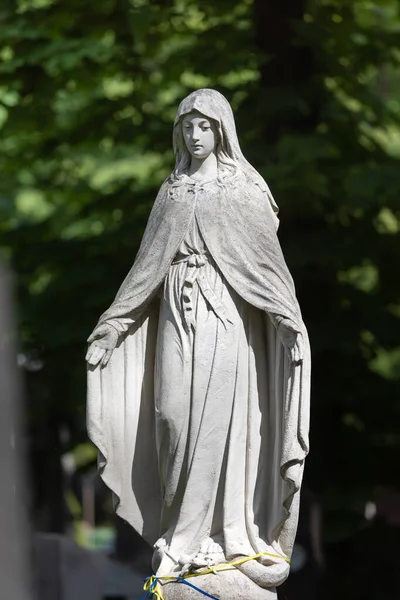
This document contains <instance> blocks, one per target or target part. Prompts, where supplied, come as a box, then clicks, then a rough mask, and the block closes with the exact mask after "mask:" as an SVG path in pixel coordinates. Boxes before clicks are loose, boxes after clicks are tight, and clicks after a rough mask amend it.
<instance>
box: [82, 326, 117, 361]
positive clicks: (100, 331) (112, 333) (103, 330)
mask: <svg viewBox="0 0 400 600" xmlns="http://www.w3.org/2000/svg"><path fill="white" fill-rule="evenodd" d="M87 341H88V342H89V344H90V345H89V348H88V351H87V353H86V360H87V362H88V363H89V365H93V366H96V365H98V364H99V363H100V365H101V366H102V367H105V366H106V364H107V363H108V361H109V360H110V357H111V354H112V353H113V350H114V348H115V346H116V345H117V343H118V332H117V330H116V329H114V327H113V326H112V325H107V323H104V324H103V325H100V327H97V328H96V329H95V330H94V331H93V333H92V334H91V335H90V336H89V337H88V340H87Z"/></svg>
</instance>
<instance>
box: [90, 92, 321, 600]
mask: <svg viewBox="0 0 400 600" xmlns="http://www.w3.org/2000/svg"><path fill="white" fill-rule="evenodd" d="M173 140H174V150H175V155H176V164H175V169H174V170H173V172H172V173H171V175H170V177H169V178H167V179H166V180H165V181H164V183H163V184H162V186H161V188H160V191H159V193H158V195H157V198H156V201H155V204H154V207H153V210H152V212H151V215H150V218H149V222H148V224H147V227H146V231H145V234H144V236H143V240H142V243H141V246H140V251H139V253H138V255H137V257H136V260H135V263H134V265H133V267H132V269H131V270H130V272H129V273H128V275H127V277H126V278H125V280H124V282H123V284H122V286H121V288H120V290H119V292H118V293H117V296H116V298H115V301H114V302H113V303H112V305H111V306H110V308H109V309H108V310H107V311H106V312H105V313H103V315H102V316H101V317H100V319H99V322H98V324H97V326H96V328H95V330H94V332H93V333H92V335H91V336H90V337H89V342H90V346H89V348H88V353H87V361H88V364H89V368H88V413H87V414H88V431H89V436H90V438H91V439H92V441H93V442H94V443H95V444H96V446H97V447H98V449H99V451H100V461H99V466H100V469H101V474H102V477H103V480H104V481H105V483H106V484H107V485H108V486H109V487H110V488H111V490H112V491H113V492H114V494H115V495H116V496H117V497H118V502H117V507H118V514H119V515H120V516H121V517H122V518H124V519H125V520H126V521H128V522H129V523H130V524H131V525H132V526H133V527H134V529H135V530H136V531H138V532H139V533H140V535H142V536H143V538H144V539H145V540H146V541H147V542H148V543H149V544H150V545H151V546H154V547H155V552H154V555H153V569H154V571H155V572H156V574H157V576H170V575H173V576H178V575H180V574H181V573H185V572H187V569H190V568H193V569H199V568H203V567H204V566H207V567H210V566H216V565H221V564H225V563H226V562H227V560H229V557H238V556H241V557H247V558H249V559H250V561H248V564H247V563H246V564H243V565H240V566H237V570H235V571H234V573H233V574H223V575H218V576H215V577H206V578H205V579H204V582H203V583H204V586H205V591H206V592H208V593H210V586H217V589H216V590H215V595H216V597H217V594H220V595H219V596H218V597H220V598H226V599H227V600H228V599H229V600H232V598H236V597H237V598H241V599H242V600H244V599H245V598H249V599H250V598H251V599H254V598H260V599H262V598H271V594H275V592H274V591H266V590H269V589H274V588H275V587H276V586H279V585H280V584H281V583H282V582H283V581H285V579H286V577H287V575H288V571H289V565H288V564H287V562H286V560H285V559H288V558H289V557H290V555H291V552H292V547H293V543H294V538H295V534H296V528H297V520H298V508H299V493H300V486H301V480H302V473H303V467H304V460H305V457H306V455H307V452H308V423H309V419H308V408H309V390H310V352H309V344H308V336H307V331H306V328H305V325H304V323H303V320H302V317H301V312H300V308H299V305H298V302H297V299H296V295H295V289H294V285H293V280H292V277H291V275H290V273H289V271H288V268H287V265H286V263H285V260H284V258H283V255H282V251H281V248H280V245H279V240H278V237H277V227H278V217H277V210H278V208H277V205H276V203H275V201H274V198H273V196H272V194H271V192H270V190H269V188H268V185H267V183H266V182H265V181H264V179H263V178H262V176H261V175H260V174H259V173H257V171H256V170H255V169H254V168H253V167H252V166H251V165H250V164H249V163H248V161H247V160H246V159H245V157H244V156H243V154H242V151H241V149H240V145H239V140H238V137H237V133H236V127H235V122H234V116H233V113H232V109H231V107H230V105H229V103H228V101H227V100H226V99H225V98H224V97H223V96H222V95H221V94H220V93H219V92H216V91H215V90H209V89H203V90H198V91H196V92H193V93H192V94H190V95H189V96H188V97H187V98H185V99H184V100H183V101H182V102H181V104H180V106H179V108H178V112H177V116H176V119H175V123H174V129H173ZM239 571H240V573H239ZM198 579H199V582H200V579H201V578H200V577H199V578H198ZM225 580H226V581H225ZM201 581H203V580H201ZM223 582H225V583H226V585H222V583H223ZM169 589H172V586H170V588H169ZM167 593H168V594H173V596H170V598H172V597H173V598H178V596H177V595H176V594H181V595H182V594H183V595H182V596H180V597H182V598H186V597H188V598H191V597H192V595H193V594H198V592H191V591H189V588H186V587H178V586H176V585H175V586H174V588H173V591H168V592H167Z"/></svg>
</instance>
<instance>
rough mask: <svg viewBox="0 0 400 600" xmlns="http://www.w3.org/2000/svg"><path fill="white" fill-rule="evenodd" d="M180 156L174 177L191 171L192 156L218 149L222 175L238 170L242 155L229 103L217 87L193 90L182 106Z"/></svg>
mask: <svg viewBox="0 0 400 600" xmlns="http://www.w3.org/2000/svg"><path fill="white" fill-rule="evenodd" d="M173 145H174V152H175V157H176V164H175V170H174V172H173V176H174V177H175V178H179V176H180V175H182V174H184V173H187V171H188V169H189V167H190V162H191V159H192V157H197V158H207V156H208V155H209V154H210V153H211V152H215V155H216V157H217V161H218V172H219V177H220V178H222V179H223V178H224V177H225V176H227V175H230V176H232V174H234V173H236V171H237V169H238V166H239V160H240V157H241V156H242V154H241V151H240V147H239V142H238V139H237V134H236V127H235V121H234V118H233V113H232V109H231V107H230V105H229V102H228V101H227V100H226V98H224V96H223V95H222V94H220V93H219V92H217V91H215V90H209V89H202V90H197V91H196V92H192V93H191V94H189V96H187V97H186V98H185V99H184V100H182V102H181V103H180V105H179V108H178V111H177V115H176V118H175V123H174V131H173Z"/></svg>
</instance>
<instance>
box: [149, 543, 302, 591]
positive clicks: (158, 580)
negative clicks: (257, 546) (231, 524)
mask: <svg viewBox="0 0 400 600" xmlns="http://www.w3.org/2000/svg"><path fill="white" fill-rule="evenodd" d="M262 556H270V557H272V558H282V559H283V560H284V561H286V562H287V563H289V564H290V560H289V559H288V558H286V557H285V556H281V555H280V554H271V553H270V552H260V553H259V554H255V555H254V556H245V557H243V558H239V559H237V560H234V561H232V562H228V563H224V564H221V565H215V567H212V568H210V569H205V570H204V571H199V572H197V573H188V575H184V576H183V577H182V576H180V577H172V575H160V576H159V577H158V576H157V575H150V577H147V578H146V579H145V580H144V586H143V589H144V591H145V592H147V594H146V595H145V596H143V598H141V600H149V599H151V598H152V596H155V598H158V600H164V596H163V594H162V590H161V586H162V583H163V582H164V583H168V582H175V583H183V584H185V585H188V586H189V587H191V588H193V589H194V590H196V591H197V592H199V593H200V594H202V595H203V596H206V597H207V598H211V599H212V600H219V599H218V598H216V597H215V596H211V594H208V593H207V592H205V591H204V590H201V589H200V588H198V587H197V586H195V585H193V583H189V581H187V580H188V579H190V578H192V577H201V575H209V574H211V573H214V574H215V573H217V572H218V571H226V570H228V569H231V568H232V567H236V566H237V565H242V564H243V563H246V562H248V561H249V560H257V559H258V558H261V557H262Z"/></svg>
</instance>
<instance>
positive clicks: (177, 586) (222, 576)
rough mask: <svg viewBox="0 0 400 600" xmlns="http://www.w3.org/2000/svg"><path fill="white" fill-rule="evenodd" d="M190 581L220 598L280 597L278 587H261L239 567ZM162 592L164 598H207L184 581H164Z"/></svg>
mask: <svg viewBox="0 0 400 600" xmlns="http://www.w3.org/2000/svg"><path fill="white" fill-rule="evenodd" d="M188 582H189V583H191V584H193V585H195V586H196V587H198V588H199V589H201V590H203V591H204V592H207V594H210V595H211V596H215V598H218V600H277V598H278V596H277V593H276V588H268V589H264V588H261V587H259V586H258V585H257V584H255V583H254V582H253V581H252V580H251V579H249V578H248V577H247V576H246V575H244V574H243V573H241V572H240V571H238V570H237V569H232V570H229V571H220V572H218V573H216V574H214V573H210V574H208V575H200V576H199V577H191V578H190V579H188ZM162 593H163V596H164V600H201V598H205V596H202V594H200V592H198V591H197V590H194V589H193V588H191V587H189V586H188V585H185V584H184V583H175V582H168V583H164V584H163V585H162Z"/></svg>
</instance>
